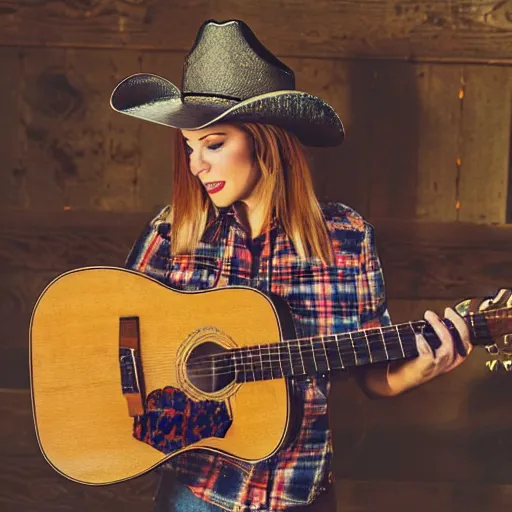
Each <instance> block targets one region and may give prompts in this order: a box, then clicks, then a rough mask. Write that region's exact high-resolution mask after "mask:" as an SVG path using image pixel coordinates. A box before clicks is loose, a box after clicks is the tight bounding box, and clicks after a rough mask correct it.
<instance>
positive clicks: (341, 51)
mask: <svg viewBox="0 0 512 512" xmlns="http://www.w3.org/2000/svg"><path fill="white" fill-rule="evenodd" d="M510 10H511V7H510V3H509V2H508V1H498V0H489V1H485V2H430V3H427V2H424V1H422V0H407V1H405V0H403V1H398V2H397V1H395V0H364V1H361V0H348V1H347V0H319V1H315V2H310V1H308V0H294V1H291V0H285V1H281V2H279V3H278V4H276V3H275V2H272V1H271V0H262V1H260V2H257V3H256V2H240V1H238V0H222V1H220V0H218V1H213V2H212V1H208V0H194V1H189V2H167V1H165V0H153V1H150V0H142V1H135V0H129V1H125V2H120V3H112V2H110V1H108V0H99V1H97V2H94V3H79V2H64V1H62V0H60V1H49V0H44V1H41V2H37V3H36V4H34V3H33V2H29V1H28V0H25V1H22V2H14V1H12V0H2V1H1V2H0V44H2V45H18V46H25V45H26V46H53V47H56V46H57V47H95V48H131V49H152V50H159V51H184V50H186V49H188V48H190V47H191V45H192V43H193V41H194V37H195V34H196V32H197V29H198V28H199V26H200V24H201V23H202V22H203V21H204V20H206V19H211V18H214V19H218V20H223V19H233V18H239V19H243V20H245V21H246V22H247V23H249V25H250V26H251V28H252V29H253V30H254V31H255V33H256V34H257V35H258V36H259V37H260V38H261V39H262V41H263V43H264V44H265V45H267V46H268V47H269V48H270V49H271V50H272V51H273V52H275V53H277V54H278V55H281V56H288V57H289V56H310V57H319V56H322V57H325V56H329V57H333V56H335V57H357V58H368V57H378V58H384V59H401V60H411V59H416V60H443V61H450V62H453V61H459V62H460V61H472V62H493V63H494V62H511V57H510V55H511V54H512V51H511V49H512V37H511V23H510ZM285 23H286V24H287V27H288V29H287V30H283V25H284V24H285ZM169 27H172V30H169Z"/></svg>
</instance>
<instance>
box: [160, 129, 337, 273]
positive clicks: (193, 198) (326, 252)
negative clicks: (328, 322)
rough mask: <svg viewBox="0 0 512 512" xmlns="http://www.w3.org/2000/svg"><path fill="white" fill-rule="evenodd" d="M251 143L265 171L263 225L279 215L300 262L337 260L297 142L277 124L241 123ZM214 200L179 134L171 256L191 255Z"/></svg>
mask: <svg viewBox="0 0 512 512" xmlns="http://www.w3.org/2000/svg"><path fill="white" fill-rule="evenodd" d="M238 126H239V127H240V128H241V129H242V130H244V131H245V132H246V133H248V134H249V136H250V137H251V139H252V145H253V155H254V159H255V161H256V163H257V164H258V165H259V168H260V170H261V179H260V182H259V183H258V185H257V186H258V188H260V192H261V198H262V201H263V204H264V205H266V210H265V219H266V222H265V224H264V226H268V225H269V224H270V221H271V219H272V215H273V213H275V215H276V217H277V219H278V220H279V222H280V223H281V225H282V226H283V229H284V230H285V232H286V234H287V235H288V236H289V237H290V239H291V240H292V242H293V244H294V246H295V250H296V251H297V253H298V255H299V256H300V257H301V258H304V259H306V258H310V257H318V258H320V259H321V260H322V261H323V262H324V263H331V262H332V259H333V254H332V247H331V243H330V238H329V233H328V231H327V227H326V225H325V221H324V217H323V215H322V210H321V208H320V205H319V203H318V200H317V198H316V196H315V193H314V188H313V180H312V178H311V171H310V168H309V164H308V162H307V159H306V155H305V152H304V148H303V146H302V144H301V143H300V142H299V140H298V139H297V137H296V136H295V135H293V134H291V133H289V132H287V131H286V130H285V129H283V128H280V127H278V126H274V125H267V124H256V123H241V124H239V125H238ZM210 208H211V201H210V198H209V197H208V194H207V193H206V191H205V190H204V187H203V186H202V185H201V184H200V182H199V180H198V178H196V177H195V176H193V174H192V173H191V172H190V170H189V165H188V155H187V149H186V143H185V139H184V137H183V135H182V134H181V132H177V136H176V140H175V152H174V186H173V201H172V209H171V215H170V220H171V225H172V242H171V251H172V254H183V253H191V252H193V251H194V250H195V248H196V247H197V244H198V242H199V240H200V239H201V236H202V234H203V231H204V229H205V227H206V222H207V219H208V212H209V209H210Z"/></svg>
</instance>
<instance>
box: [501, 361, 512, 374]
mask: <svg viewBox="0 0 512 512" xmlns="http://www.w3.org/2000/svg"><path fill="white" fill-rule="evenodd" d="M502 365H503V368H504V369H505V371H506V372H510V371H512V359H506V360H505V361H502Z"/></svg>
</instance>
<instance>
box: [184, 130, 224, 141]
mask: <svg viewBox="0 0 512 512" xmlns="http://www.w3.org/2000/svg"><path fill="white" fill-rule="evenodd" d="M210 135H227V134H226V133H224V132H215V133H208V134H206V135H204V136H203V137H201V138H200V139H199V140H203V139H206V137H209V136H210ZM183 138H184V139H185V140H186V141H187V142H188V139H187V137H183Z"/></svg>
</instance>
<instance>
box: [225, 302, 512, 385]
mask: <svg viewBox="0 0 512 512" xmlns="http://www.w3.org/2000/svg"><path fill="white" fill-rule="evenodd" d="M510 315H511V312H510V309H509V308H503V309H496V310H492V311H489V312H483V313H469V314H467V315H465V316H463V318H464V320H465V321H466V324H467V326H468V328H469V331H470V336H471V341H472V343H473V344H474V345H490V344H492V343H493V341H492V340H493V339H495V338H497V337H499V336H500V335H503V334H506V333H509V332H512V318H511V316H510ZM450 329H451V330H452V329H453V328H450ZM416 334H423V335H424V336H425V337H426V338H427V340H428V341H429V343H430V344H431V345H432V346H433V348H436V341H437V340H436V337H435V334H434V332H433V329H432V327H431V326H430V324H428V323H427V322H425V321H424V320H418V321H416V322H408V323H403V324H395V325H389V326H385V327H377V328H370V329H364V330H358V331H353V332H348V333H343V334H333V335H329V336H316V337H311V338H303V339H296V340H285V341H282V342H280V343H272V344H268V345H253V346H249V347H244V348H239V349H234V350H232V351H230V352H229V355H225V356H223V357H222V362H221V360H218V362H219V363H220V364H221V365H225V364H226V359H225V358H226V357H228V358H229V362H230V364H231V365H232V366H233V369H234V371H235V375H236V379H237V382H251V381H259V380H269V379H276V378H284V377H297V376H301V375H308V376H318V375H322V374H326V373H330V372H332V371H337V370H346V369H349V368H354V367H361V366H366V365H369V364H375V363H385V362H391V361H400V360H406V359H413V358H415V357H417V356H418V351H417V348H416Z"/></svg>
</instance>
